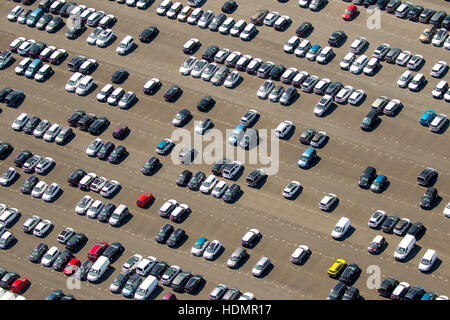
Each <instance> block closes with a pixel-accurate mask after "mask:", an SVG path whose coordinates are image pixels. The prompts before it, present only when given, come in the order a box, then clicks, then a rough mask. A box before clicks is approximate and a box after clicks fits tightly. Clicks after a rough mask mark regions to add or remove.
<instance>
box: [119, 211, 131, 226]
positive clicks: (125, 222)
mask: <svg viewBox="0 0 450 320" xmlns="http://www.w3.org/2000/svg"><path fill="white" fill-rule="evenodd" d="M133 217H134V215H133V214H132V213H131V212H128V214H127V216H126V217H125V218H124V219H123V220H122V221H121V222H120V225H119V228H121V227H123V226H124V225H126V224H127V223H128V222H129V221H130V220H131V219H132V218H133Z"/></svg>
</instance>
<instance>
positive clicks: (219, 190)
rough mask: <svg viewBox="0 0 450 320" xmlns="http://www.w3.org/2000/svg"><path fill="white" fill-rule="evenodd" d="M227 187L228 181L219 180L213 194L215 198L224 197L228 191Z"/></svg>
mask: <svg viewBox="0 0 450 320" xmlns="http://www.w3.org/2000/svg"><path fill="white" fill-rule="evenodd" d="M227 189H228V185H227V183H226V182H225V181H219V182H218V183H217V184H216V185H215V187H214V189H213V191H212V192H211V194H212V196H213V197H214V198H222V196H223V194H224V193H225V191H227Z"/></svg>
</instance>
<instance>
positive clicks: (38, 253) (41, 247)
mask: <svg viewBox="0 0 450 320" xmlns="http://www.w3.org/2000/svg"><path fill="white" fill-rule="evenodd" d="M47 250H48V246H47V245H46V244H45V243H42V242H41V243H39V244H38V245H37V246H36V247H34V249H33V251H31V254H30V256H29V257H28V258H29V259H30V261H31V262H34V263H36V262H40V261H41V258H42V256H43V255H44V254H45V253H46V252H47Z"/></svg>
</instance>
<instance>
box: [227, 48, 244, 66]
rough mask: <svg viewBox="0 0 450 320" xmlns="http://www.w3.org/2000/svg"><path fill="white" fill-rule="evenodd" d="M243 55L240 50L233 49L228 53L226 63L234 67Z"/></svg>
mask: <svg viewBox="0 0 450 320" xmlns="http://www.w3.org/2000/svg"><path fill="white" fill-rule="evenodd" d="M241 57H242V54H241V53H240V52H239V51H233V52H232V53H230V54H229V55H228V57H227V58H226V59H225V65H226V66H229V67H234V66H235V65H236V62H238V60H239V59H240V58H241Z"/></svg>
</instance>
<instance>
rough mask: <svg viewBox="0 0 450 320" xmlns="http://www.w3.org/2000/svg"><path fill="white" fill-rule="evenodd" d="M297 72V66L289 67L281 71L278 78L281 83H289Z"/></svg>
mask: <svg viewBox="0 0 450 320" xmlns="http://www.w3.org/2000/svg"><path fill="white" fill-rule="evenodd" d="M297 73H298V70H297V68H294V67H290V68H288V69H286V70H285V71H284V72H283V74H282V75H281V77H280V80H281V82H283V83H286V84H291V83H292V79H294V77H295V76H296V75H297Z"/></svg>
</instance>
